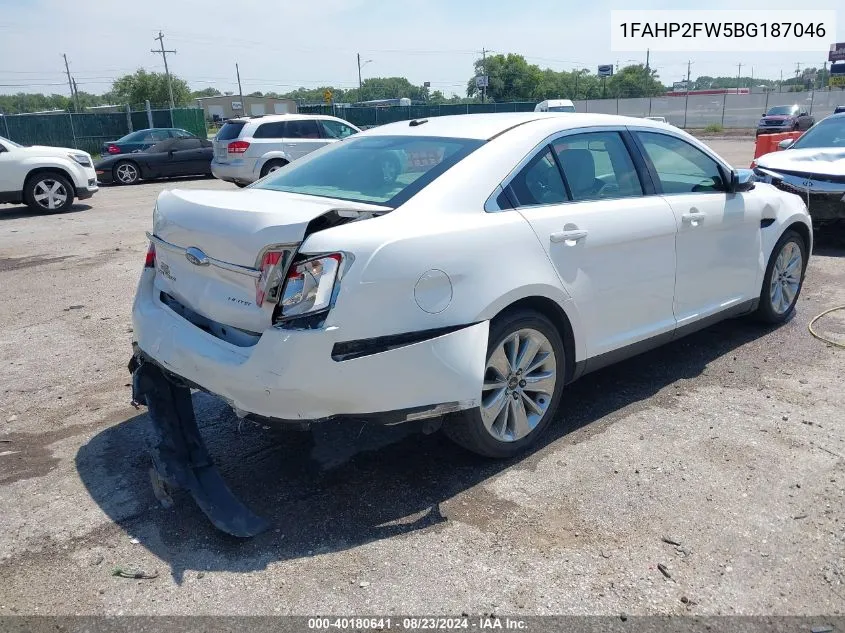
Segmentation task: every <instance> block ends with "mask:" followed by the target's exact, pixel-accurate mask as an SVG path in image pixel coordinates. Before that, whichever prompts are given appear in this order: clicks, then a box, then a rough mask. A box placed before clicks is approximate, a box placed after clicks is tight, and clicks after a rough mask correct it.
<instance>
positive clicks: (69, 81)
mask: <svg viewBox="0 0 845 633" xmlns="http://www.w3.org/2000/svg"><path fill="white" fill-rule="evenodd" d="M62 57H64V58H65V72H66V73H67V87H68V88H70V98H71V100H73V95H74V94H75V93H74V91H73V80H72V79H71V78H70V66H68V63H67V53H64V54H62ZM77 101H78V100H77ZM76 109H77V110H78V109H79V105H78V103H77V106H76Z"/></svg>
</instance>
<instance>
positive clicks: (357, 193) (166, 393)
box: [130, 113, 812, 536]
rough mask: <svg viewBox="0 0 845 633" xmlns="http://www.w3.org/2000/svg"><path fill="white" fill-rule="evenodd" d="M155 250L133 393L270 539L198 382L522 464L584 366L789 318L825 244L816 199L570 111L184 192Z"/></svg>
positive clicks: (362, 148) (318, 158) (163, 221)
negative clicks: (236, 481) (815, 218)
mask: <svg viewBox="0 0 845 633" xmlns="http://www.w3.org/2000/svg"><path fill="white" fill-rule="evenodd" d="M397 153H398V154H401V155H403V156H405V160H402V161H400V164H401V169H400V170H399V171H398V173H397V172H394V171H393V167H395V165H396V160H395V156H396V154H397ZM388 165H392V166H393V167H390V168H386V166H388ZM149 237H150V247H149V251H148V253H147V257H146V261H145V268H144V270H143V273H142V275H141V280H140V282H139V285H138V289H137V294H136V297H135V302H134V308H133V324H134V355H133V358H132V361H131V363H130V369H131V370H133V371H134V379H133V384H134V385H135V389H134V398H135V400H136V401H137V402H141V403H146V404H147V405H148V406H149V412H150V416H151V419H152V420H153V424H155V425H156V426H157V427H158V434H159V435H158V437H161V438H163V439H162V440H161V447H162V450H161V451H158V452H157V453H156V457H155V459H156V460H158V461H157V462H156V463H159V464H162V463H164V464H166V469H165V470H166V471H167V472H168V473H170V474H169V475H167V476H166V478H165V482H167V481H170V482H171V483H173V482H174V481H176V482H181V483H182V484H183V485H185V486H187V487H188V489H189V490H190V491H191V492H192V494H193V495H194V497H195V498H196V499H197V500H198V501H199V505H200V507H202V508H203V509H204V511H205V512H206V513H207V514H208V516H209V517H210V518H211V520H212V521H213V522H214V523H215V525H217V526H218V527H220V528H221V529H224V530H227V531H230V532H231V533H234V534H239V535H242V536H246V535H249V534H252V533H255V532H256V531H260V530H261V529H263V528H264V527H266V524H265V523H263V522H262V521H261V520H260V519H259V518H257V517H255V515H252V514H251V513H250V512H249V511H248V510H247V509H246V508H244V507H243V506H242V505H239V502H237V500H236V499H234V498H233V497H232V495H231V493H230V492H229V491H228V489H227V488H226V487H225V486H224V485H223V484H222V479H221V478H220V477H219V474H217V473H216V472H210V471H209V468H213V467H210V466H209V464H210V463H211V462H210V461H208V459H207V454H206V453H205V452H204V447H203V446H202V439H201V438H200V436H199V434H198V433H197V432H196V428H197V427H196V421H195V419H194V416H193V412H192V404H191V395H190V394H191V391H190V389H191V388H199V389H203V390H205V391H208V392H210V393H212V394H216V395H218V396H220V397H221V398H223V399H224V400H225V401H226V402H228V403H229V404H230V405H231V406H232V407H233V408H234V411H235V413H236V414H237V415H238V416H241V417H252V418H256V419H259V420H263V421H264V423H265V424H271V423H276V424H284V423H286V422H293V423H295V424H302V423H303V421H314V420H325V419H328V418H339V419H347V418H351V419H357V420H360V419H361V418H362V417H364V418H368V419H370V420H372V421H375V422H379V423H387V424H393V423H398V422H414V423H417V421H420V420H424V421H426V422H425V424H427V425H428V427H427V430H429V431H431V430H435V429H437V427H438V425H440V424H441V423H442V425H443V430H444V431H445V432H446V434H447V435H448V436H449V437H450V438H452V439H453V440H454V441H456V442H457V443H458V444H460V445H462V446H464V447H466V448H468V449H470V450H472V451H475V452H477V453H480V454H482V455H487V456H491V457H499V458H503V457H510V456H513V455H516V454H518V453H520V452H522V451H524V450H526V449H527V448H528V447H529V446H531V445H533V444H534V443H535V442H536V441H537V440H538V438H539V437H540V436H541V435H542V434H543V432H544V431H545V430H546V428H547V427H548V426H549V424H550V423H551V421H552V419H553V418H554V417H555V415H556V412H557V410H558V408H559V406H561V405H562V409H563V413H564V415H565V414H566V411H567V405H566V399H565V398H563V399H562V396H561V394H562V391H563V389H564V385H566V384H568V383H571V382H572V381H574V380H576V379H577V378H578V377H579V376H582V375H584V374H585V373H588V372H591V371H593V370H596V369H599V368H600V367H603V366H605V365H608V364H610V363H613V362H616V361H618V360H621V359H622V358H625V357H628V356H632V355H634V354H637V353H639V352H642V351H644V350H646V349H648V348H653V347H656V346H658V345H660V344H661V343H664V342H667V341H670V340H674V339H677V338H678V337H680V336H682V335H684V334H687V333H689V332H692V331H695V330H698V329H700V328H703V327H705V326H707V325H709V324H712V323H714V322H716V321H719V320H721V319H725V318H729V317H733V316H738V315H744V314H749V313H754V314H755V315H756V316H757V317H759V318H760V319H762V320H763V321H766V322H768V323H782V322H784V321H786V320H787V319H788V318H789V317H790V315H791V314H792V312H793V310H794V309H795V305H796V301H797V300H798V296H799V293H800V291H801V285H802V282H803V279H804V271H805V268H806V266H807V261H808V257H809V254H810V252H811V250H812V231H811V221H810V217H809V215H808V214H807V209H806V207H805V206H804V204H803V202H802V201H801V199H800V198H798V197H797V196H793V195H791V194H787V193H784V192H782V191H780V190H778V189H777V188H775V187H773V186H770V185H766V184H759V183H755V181H754V175H753V173H752V172H751V171H750V170H735V169H732V168H731V166H730V165H729V164H728V163H726V162H725V161H724V160H723V159H722V158H720V157H719V156H718V155H717V154H715V153H714V152H713V151H712V150H711V149H709V148H708V147H707V146H706V145H704V144H702V143H700V142H699V141H697V140H696V139H695V138H693V137H692V136H690V135H689V134H687V133H685V132H683V131H681V130H679V129H675V128H670V127H667V126H665V125H660V124H657V123H653V122H650V121H645V120H643V119H634V118H627V117H618V116H610V115H599V114H572V115H567V116H565V117H564V116H560V115H559V114H552V113H549V114H543V113H510V114H478V115H463V116H443V117H433V118H431V119H428V120H425V119H422V120H415V121H410V122H407V121H403V122H400V123H393V124H389V125H384V126H381V127H377V128H373V129H370V130H367V131H366V132H363V133H361V134H359V135H356V136H355V137H352V138H349V139H347V140H345V141H343V142H342V143H337V144H334V145H332V146H330V147H325V148H322V149H320V150H318V151H316V152H314V153H313V154H311V155H310V156H308V157H307V158H304V159H302V160H301V161H297V162H294V163H291V164H290V165H289V166H287V167H285V168H284V169H281V170H278V171H276V172H274V173H273V174H270V175H269V176H267V177H266V178H264V179H262V180H261V181H260V182H257V183H256V184H254V185H252V186H251V187H249V188H247V189H245V190H243V191H229V192H227V191H197V190H181V191H180V190H176V191H165V192H163V193H162V194H161V195H160V196H159V198H158V201H157V204H156V208H155V211H154V214H153V223H152V232H151V233H150V234H149ZM538 238H539V239H538ZM444 415H445V416H446V417H445V418H444V417H443V416H444ZM195 464H196V466H195ZM168 477H169V479H168ZM224 507H226V508H229V510H226V511H224V510H222V509H221V508H224Z"/></svg>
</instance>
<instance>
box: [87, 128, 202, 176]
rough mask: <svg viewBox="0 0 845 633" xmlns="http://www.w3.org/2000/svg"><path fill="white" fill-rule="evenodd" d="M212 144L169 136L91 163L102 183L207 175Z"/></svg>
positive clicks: (196, 139) (200, 140) (194, 139)
mask: <svg viewBox="0 0 845 633" xmlns="http://www.w3.org/2000/svg"><path fill="white" fill-rule="evenodd" d="M213 154H214V148H213V147H212V145H211V141H209V140H206V139H199V138H169V139H167V140H166V141H162V142H160V143H157V144H155V145H153V146H152V147H150V148H148V149H146V150H144V151H142V152H136V153H133V154H128V155H116V156H109V157H108V158H105V159H103V160H101V161H100V162H98V163H97V164H96V165H94V169H95V170H96V171H97V181H98V182H100V183H102V184H110V183H114V184H118V185H133V184H135V183H136V182H138V181H139V180H142V179H149V178H169V177H174V176H210V175H211V158H212V155H213Z"/></svg>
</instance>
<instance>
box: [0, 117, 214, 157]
mask: <svg viewBox="0 0 845 633" xmlns="http://www.w3.org/2000/svg"><path fill="white" fill-rule="evenodd" d="M150 112H151V114H152V118H153V127H179V128H182V129H185V130H188V131H189V132H192V133H194V134H196V135H197V136H199V137H200V138H205V136H206V129H205V117H204V116H203V111H202V110H200V109H198V108H175V109H173V110H151V111H150ZM148 127H150V126H149V122H148V116H147V111H141V112H128V113H127V112H97V113H92V112H80V113H70V112H57V113H50V114H12V115H5V116H0V136H5V137H6V138H8V139H10V140H12V141H15V142H16V143H20V144H21V145H52V146H54V147H73V148H76V149H81V150H83V151H86V152H90V153H92V154H99V153H100V151H101V147H102V145H103V143H104V142H106V141H114V140H116V139H118V138H120V137H121V136H124V135H126V134H128V133H129V132H132V131H135V130H143V129H146V128H148Z"/></svg>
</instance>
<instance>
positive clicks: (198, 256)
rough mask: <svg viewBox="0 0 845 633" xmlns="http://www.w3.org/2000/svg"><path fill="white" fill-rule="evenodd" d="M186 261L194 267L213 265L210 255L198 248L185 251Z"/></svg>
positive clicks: (193, 247) (192, 247) (194, 247)
mask: <svg viewBox="0 0 845 633" xmlns="http://www.w3.org/2000/svg"><path fill="white" fill-rule="evenodd" d="M185 259H187V260H188V261H189V262H191V263H192V264H193V265H194V266H208V265H209V263H211V262H210V261H209V259H208V255H206V254H205V253H203V252H202V251H201V250H200V249H198V248H197V247H196V246H191V247H190V248H188V249H187V250H185Z"/></svg>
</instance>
